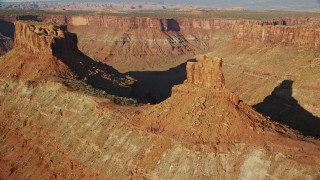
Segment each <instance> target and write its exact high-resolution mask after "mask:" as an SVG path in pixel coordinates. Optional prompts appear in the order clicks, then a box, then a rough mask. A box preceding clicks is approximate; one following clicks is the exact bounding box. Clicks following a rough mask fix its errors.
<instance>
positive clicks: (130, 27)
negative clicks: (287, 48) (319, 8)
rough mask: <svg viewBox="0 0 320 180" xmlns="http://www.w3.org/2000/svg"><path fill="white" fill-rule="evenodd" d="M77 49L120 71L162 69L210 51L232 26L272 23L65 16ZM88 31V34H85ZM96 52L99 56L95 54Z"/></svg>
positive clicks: (229, 35)
mask: <svg viewBox="0 0 320 180" xmlns="http://www.w3.org/2000/svg"><path fill="white" fill-rule="evenodd" d="M67 23H68V25H69V27H70V30H71V31H72V32H76V33H77V34H78V35H79V47H80V49H81V50H83V51H84V52H86V53H87V54H88V55H90V56H91V57H93V58H94V59H96V60H98V61H101V62H103V63H108V64H111V65H113V66H114V67H116V68H117V69H120V70H122V71H130V70H131V71H133V70H140V71H141V70H144V69H149V70H152V69H153V70H165V69H168V68H170V67H172V66H173V65H178V64H181V63H182V62H183V59H187V58H191V57H193V56H194V55H195V54H198V53H204V52H208V51H210V50H211V49H212V48H213V47H214V46H216V45H217V44H220V43H223V42H225V41H227V40H228V39H230V38H231V34H232V29H233V28H234V26H235V25H237V24H240V25H256V24H272V25H273V24H275V23H276V22H273V21H254V20H252V21H251V20H227V19H190V18H177V19H174V18H167V19H166V18H147V17H113V16H69V17H67ZM88 32H89V33H88ZM97 52H99V53H97Z"/></svg>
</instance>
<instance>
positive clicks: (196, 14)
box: [0, 10, 320, 20]
mask: <svg viewBox="0 0 320 180" xmlns="http://www.w3.org/2000/svg"><path fill="white" fill-rule="evenodd" d="M94 14H99V15H108V16H123V17H156V18H203V19H210V18H227V19H266V20H267V19H275V18H279V17H288V16H291V17H292V16H301V17H320V13H319V12H300V11H271V10H270V11H251V10H196V11H192V10H190V11H172V10H170V11H131V12H93V11H43V10H0V16H14V15H67V16H71V15H94Z"/></svg>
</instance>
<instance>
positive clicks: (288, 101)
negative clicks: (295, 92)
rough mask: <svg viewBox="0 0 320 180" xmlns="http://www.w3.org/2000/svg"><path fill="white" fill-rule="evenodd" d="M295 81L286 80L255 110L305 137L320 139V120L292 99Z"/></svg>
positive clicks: (257, 105)
mask: <svg viewBox="0 0 320 180" xmlns="http://www.w3.org/2000/svg"><path fill="white" fill-rule="evenodd" d="M292 85H293V81H291V80H284V81H283V82H282V83H281V84H280V85H278V86H277V87H275V88H274V90H273V92H272V93H271V95H269V96H267V97H266V98H265V99H264V101H263V102H261V103H259V104H256V105H254V108H255V109H256V110H257V111H258V112H260V113H262V114H263V115H265V116H269V117H270V118H271V119H272V120H274V121H277V122H279V123H282V124H286V125H288V126H289V127H290V128H292V129H295V130H298V131H299V132H301V133H302V134H303V135H305V136H313V137H315V138H320V118H319V117H316V116H314V115H313V114H312V113H310V112H308V111H307V110H305V109H304V108H303V107H302V106H301V105H300V104H299V103H298V101H297V100H296V99H294V98H293V97H292Z"/></svg>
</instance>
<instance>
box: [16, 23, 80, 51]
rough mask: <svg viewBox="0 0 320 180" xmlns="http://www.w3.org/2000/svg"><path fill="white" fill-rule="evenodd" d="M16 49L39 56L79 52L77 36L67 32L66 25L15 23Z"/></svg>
mask: <svg viewBox="0 0 320 180" xmlns="http://www.w3.org/2000/svg"><path fill="white" fill-rule="evenodd" d="M14 47H15V48H21V49H24V50H27V51H29V52H32V53H37V54H51V55H52V54H53V53H54V52H59V53H66V52H68V51H77V50H78V47H77V35H76V34H73V33H69V32H67V27H66V26H65V25H59V26H57V25H49V24H42V23H39V24H37V23H35V24H32V23H31V24H28V22H21V21H17V22H15V40H14Z"/></svg>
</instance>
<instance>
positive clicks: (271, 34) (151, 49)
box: [0, 15, 320, 179]
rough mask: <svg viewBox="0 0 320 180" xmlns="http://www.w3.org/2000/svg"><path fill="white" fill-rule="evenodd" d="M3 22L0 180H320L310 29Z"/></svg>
mask: <svg viewBox="0 0 320 180" xmlns="http://www.w3.org/2000/svg"><path fill="white" fill-rule="evenodd" d="M0 19H1V20H0V24H1V25H5V26H6V27H7V28H6V29H2V28H1V29H0V33H2V34H3V35H4V37H5V39H7V40H8V41H11V42H10V43H12V44H14V45H11V46H8V47H10V48H8V49H4V51H5V52H6V53H3V55H2V54H1V56H0V72H1V73H0V87H1V88H0V102H1V103H0V117H1V118H2V119H3V120H1V123H0V144H1V146H0V177H1V178H5V179H6V178H9V179H21V178H26V179H39V178H43V179H48V178H58V179H62V178H63V179H76V178H95V179H318V178H320V168H319V164H320V159H319V157H320V156H319V155H320V142H319V140H317V138H319V137H320V134H319V128H320V118H319V117H320V106H319V104H318V102H320V95H319V90H320V82H319V80H318V79H319V78H320V71H319V65H320V61H319V55H320V54H319V35H320V34H319V29H318V28H317V25H318V24H319V23H318V22H320V21H319V19H320V18H317V17H314V18H304V17H282V18H277V19H267V20H248V19H221V18H215V19H202V18H194V19H193V18H157V17H126V16H103V15H71V16H64V15H58V16H53V15H38V16H10V17H9V16H7V17H1V18H0ZM18 20H19V21H18ZM30 20H32V21H30ZM58 24H62V25H58ZM3 27H4V26H3ZM9 29H11V31H14V32H15V33H14V39H13V36H12V32H8V31H9ZM0 42H1V40H0ZM1 47H5V46H1ZM11 48H13V49H12V50H10V51H8V50H9V49H11ZM198 54H204V55H198ZM218 57H222V58H218ZM222 59H223V60H222Z"/></svg>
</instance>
